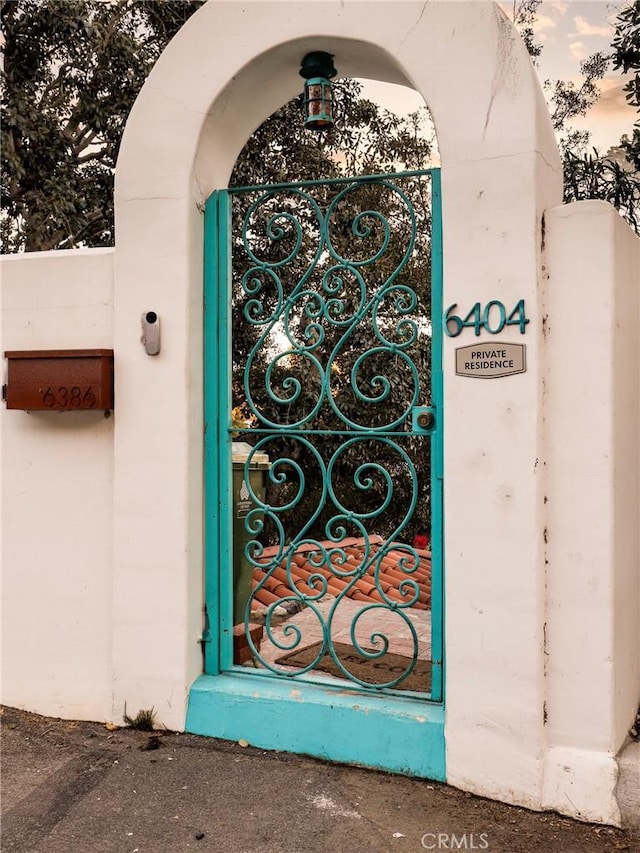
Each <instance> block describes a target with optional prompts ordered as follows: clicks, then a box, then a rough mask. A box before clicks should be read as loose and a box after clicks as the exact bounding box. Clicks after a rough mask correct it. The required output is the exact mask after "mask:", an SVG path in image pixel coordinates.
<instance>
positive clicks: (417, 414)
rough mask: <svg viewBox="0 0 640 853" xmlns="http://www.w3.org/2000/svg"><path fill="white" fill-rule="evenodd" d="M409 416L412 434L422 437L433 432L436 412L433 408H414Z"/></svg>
mask: <svg viewBox="0 0 640 853" xmlns="http://www.w3.org/2000/svg"><path fill="white" fill-rule="evenodd" d="M411 415H412V422H411V426H412V428H413V432H417V433H422V434H423V435H424V434H426V433H430V432H433V431H434V429H435V428H436V410H435V409H434V408H433V406H416V407H415V408H414V409H413V411H412V413H411Z"/></svg>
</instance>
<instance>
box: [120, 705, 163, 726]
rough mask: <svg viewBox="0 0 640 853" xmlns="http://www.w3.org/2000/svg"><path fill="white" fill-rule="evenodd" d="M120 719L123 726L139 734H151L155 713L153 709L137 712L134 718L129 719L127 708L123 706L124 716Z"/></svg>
mask: <svg viewBox="0 0 640 853" xmlns="http://www.w3.org/2000/svg"><path fill="white" fill-rule="evenodd" d="M122 719H123V721H124V723H125V725H127V726H129V727H130V728H132V729H137V730H138V731H139V732H152V731H153V730H154V725H155V719H156V712H155V711H154V710H153V708H149V709H146V710H142V711H138V713H137V715H136V716H135V717H130V716H129V715H128V714H127V706H126V705H125V706H124V714H123V715H122Z"/></svg>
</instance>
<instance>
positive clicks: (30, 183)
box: [0, 0, 201, 252]
mask: <svg viewBox="0 0 640 853" xmlns="http://www.w3.org/2000/svg"><path fill="white" fill-rule="evenodd" d="M200 2H201V0H198V1H197V2H194V1H193V0H189V2H183V0H173V2H162V3H158V2H151V0H137V2H134V0H103V2H95V0H93V2H91V0H46V2H40V0H2V3H1V5H0V16H1V20H2V29H3V34H4V44H3V46H2V53H3V69H2V115H3V121H2V186H1V196H0V201H1V204H2V219H1V220H0V237H1V240H2V250H3V251H5V252H16V251H20V250H22V249H26V250H27V251H36V250H44V249H65V248H72V247H74V246H82V245H85V246H109V245H112V244H113V242H114V233H113V172H114V167H115V163H116V158H117V155H118V148H119V146H120V139H121V137H122V132H123V130H124V125H125V121H126V119H127V116H128V114H129V110H130V109H131V105H132V104H133V101H134V100H135V98H136V96H137V94H138V92H139V90H140V88H141V86H142V84H143V83H144V81H145V79H146V77H147V75H148V74H149V71H150V70H151V68H152V66H153V64H154V63H155V61H156V59H157V58H158V56H159V55H160V53H161V52H162V50H163V49H164V47H165V46H166V44H167V42H168V41H169V39H170V38H171V37H172V36H173V35H174V34H175V33H176V32H177V31H178V29H179V28H180V27H181V26H182V24H183V23H184V22H185V21H186V20H187V18H188V17H189V16H190V15H191V14H192V13H193V12H194V11H195V10H196V9H197V8H198V6H199V5H200Z"/></svg>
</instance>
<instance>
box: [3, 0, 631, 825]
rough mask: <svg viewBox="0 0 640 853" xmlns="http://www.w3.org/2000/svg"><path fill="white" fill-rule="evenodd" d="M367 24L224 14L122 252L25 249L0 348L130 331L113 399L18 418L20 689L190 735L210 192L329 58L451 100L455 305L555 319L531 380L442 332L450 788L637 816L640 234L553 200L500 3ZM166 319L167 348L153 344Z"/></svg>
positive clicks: (9, 675) (198, 35)
mask: <svg viewBox="0 0 640 853" xmlns="http://www.w3.org/2000/svg"><path fill="white" fill-rule="evenodd" d="M369 10H370V13H369V14H366V15H363V4H362V3H360V2H357V0H344V1H343V2H341V1H340V0H319V2H304V3H289V2H276V0H273V2H271V0H254V2H241V0H237V2H233V0H214V2H211V3H208V4H207V5H206V6H204V7H203V8H202V9H201V10H200V11H199V12H198V13H197V14H196V15H195V16H194V17H193V18H192V19H191V20H190V21H189V22H188V23H187V25H186V26H185V27H184V28H183V29H182V30H181V32H180V33H179V34H178V36H177V37H176V39H174V41H173V42H172V43H171V44H170V45H169V47H168V48H167V50H166V51H165V53H164V54H163V56H162V57H161V59H160V60H159V62H158V63H157V65H156V67H155V68H154V71H153V72H152V74H151V75H150V77H149V80H148V82H147V84H146V85H145V87H144V88H143V90H142V93H141V95H140V97H139V99H138V101H137V102H136V104H135V106H134V109H133V111H132V113H131V116H130V119H129V121H128V124H127V128H126V132H125V136H124V139H123V144H122V148H121V154H120V159H119V162H118V169H117V175H116V233H117V246H116V250H115V253H112V252H109V251H106V252H105V251H92V252H63V253H45V254H44V255H42V256H22V257H17V258H10V259H7V260H5V261H3V264H2V268H1V269H2V274H3V281H2V294H1V299H2V301H1V308H2V324H1V326H0V329H1V332H0V334H1V338H2V339H1V340H0V344H1V345H2V351H4V350H6V349H28V348H35V349H44V348H48V347H51V348H70V347H111V346H113V348H114V350H115V354H116V362H115V395H116V411H115V416H114V417H112V418H110V419H104V418H102V416H97V415H94V414H93V413H76V414H66V413H65V414H62V415H56V414H54V413H42V414H33V415H27V414H25V413H23V412H14V411H6V409H4V408H3V409H2V412H1V417H0V440H1V452H2V467H1V469H0V470H1V474H0V476H1V477H2V488H1V489H0V500H1V501H2V504H1V507H0V524H1V525H2V530H1V531H0V533H1V534H2V571H3V585H4V586H3V608H4V609H3V641H4V650H3V670H4V671H3V678H2V691H3V694H2V700H3V701H4V702H7V703H9V704H13V705H18V706H20V707H28V708H31V709H32V710H36V711H39V712H41V713H51V714H56V715H60V716H68V717H85V718H98V719H114V720H117V721H119V720H120V719H121V715H122V710H123V708H124V703H125V702H126V703H127V706H128V707H129V708H130V709H133V710H134V711H135V710H137V709H140V708H149V707H151V706H153V707H154V708H155V709H156V712H157V714H158V717H159V720H160V721H161V722H162V723H164V724H165V725H167V726H168V727H171V728H174V729H182V728H183V727H184V715H185V704H186V699H187V695H188V690H189V687H190V685H191V683H192V682H193V680H194V679H195V677H196V676H197V675H198V674H199V673H200V672H201V668H202V657H201V650H200V646H199V643H198V638H199V636H200V632H201V629H202V604H203V556H202V534H203V510H202V464H203V460H202V446H203V414H202V380H203V362H202V322H203V304H202V258H203V234H202V222H203V218H202V205H203V202H204V200H205V199H206V197H207V196H208V195H209V194H210V192H212V191H213V190H214V189H216V188H221V187H224V186H225V185H226V183H227V181H228V177H229V174H230V172H231V169H232V167H233V163H234V161H235V158H236V156H237V154H238V153H239V151H240V149H241V147H242V145H243V143H244V141H245V140H246V139H247V138H248V136H249V135H250V133H251V132H252V131H253V129H254V128H255V127H257V126H258V125H259V124H260V122H261V121H262V120H263V119H264V118H266V117H267V116H268V115H269V114H270V112H272V111H273V109H275V108H276V107H277V106H279V105H280V104H282V103H283V102H285V101H286V100H287V99H288V98H290V97H291V96H292V95H294V94H295V93H296V92H298V91H299V89H300V77H299V76H298V68H299V64H300V60H301V58H302V56H303V55H304V54H305V53H306V52H308V51H309V50H314V49H320V50H327V51H329V52H332V53H334V54H335V57H336V59H335V62H336V65H337V67H338V69H339V72H340V73H341V74H345V75H350V76H360V77H371V78H374V79H380V80H388V81H391V82H403V83H407V84H409V85H412V86H414V87H415V88H416V89H417V90H418V91H420V92H421V93H422V95H423V97H424V98H425V100H426V102H427V104H428V106H429V108H430V110H431V113H432V115H433V117H434V120H435V123H436V130H437V133H438V142H439V148H440V153H441V160H442V189H443V212H444V247H443V254H444V258H443V260H444V297H443V302H444V305H445V307H447V306H448V305H450V304H452V303H457V304H458V308H459V311H460V313H461V314H463V316H464V314H466V313H467V311H469V310H470V309H471V307H472V306H473V304H474V303H475V302H478V301H479V302H481V303H482V304H485V303H486V302H488V301H490V300H492V299H499V300H501V301H502V302H504V303H505V305H506V307H507V310H510V309H511V308H512V307H513V306H514V305H515V304H516V303H517V302H518V301H519V300H520V299H524V300H525V302H526V311H527V316H528V318H529V320H530V323H529V325H528V326H527V327H526V334H525V335H521V334H520V332H519V330H518V328H517V327H513V326H511V327H508V328H507V330H506V331H504V332H503V333H501V334H500V335H499V336H498V339H499V340H500V341H514V342H517V343H525V344H526V346H527V372H526V373H524V374H520V375H518V376H511V377H507V378H504V379H497V380H489V381H486V380H485V381H479V380H476V379H469V378H465V377H459V376H455V373H454V350H455V348H456V347H457V346H463V345H466V344H469V343H476V342H478V343H481V344H482V345H484V344H491V343H492V342H493V341H494V340H495V338H494V337H493V336H491V335H489V334H487V333H483V335H482V336H481V337H480V338H476V337H475V336H474V335H473V332H472V331H471V330H466V332H465V333H463V335H461V336H460V337H458V338H455V339H447V340H446V341H445V351H444V395H445V396H444V412H445V433H444V446H445V507H444V509H445V543H444V551H445V560H446V564H445V625H446V738H447V777H448V781H449V782H451V783H452V784H454V785H457V786H459V787H461V788H464V789H466V790H470V791H475V792H478V793H481V794H483V795H485V796H490V797H496V798H499V799H502V800H505V801H508V802H513V803H519V804H523V805H526V806H530V807H532V808H542V807H547V806H548V807H553V808H558V809H559V810H561V811H565V812H567V813H569V814H574V815H576V816H581V817H588V818H590V819H594V820H605V821H606V820H610V821H614V822H615V821H616V820H617V812H616V803H615V800H614V797H613V787H614V783H615V768H614V763H613V756H614V754H615V752H616V751H617V750H618V749H619V748H620V746H621V744H622V739H623V737H624V732H625V731H626V729H625V727H628V724H629V723H630V719H629V714H630V708H631V706H632V705H633V703H634V702H637V699H638V667H639V662H638V654H637V652H638V630H639V628H638V624H639V619H640V617H639V615H638V608H639V607H640V591H639V590H638V532H637V530H638V524H637V521H638V453H639V440H638V432H639V430H638V397H639V395H640V378H639V376H638V367H637V364H638V326H639V325H640V306H639V305H638V287H637V277H638V269H639V268H640V260H639V254H638V252H639V250H638V245H639V243H640V241H638V240H637V238H636V237H634V236H633V235H632V234H631V233H630V232H629V230H628V229H627V228H626V226H624V224H623V223H622V222H621V221H620V220H619V218H618V217H617V215H616V214H615V213H613V211H612V209H611V208H609V207H608V206H606V205H604V206H602V205H595V206H593V205H587V206H586V207H585V206H570V207H567V208H563V207H557V205H558V204H559V202H560V200H561V170H560V162H559V157H558V152H557V149H556V146H555V142H554V139H553V134H552V131H551V127H550V122H549V118H548V115H547V112H546V108H545V106H544V103H543V100H542V95H541V92H540V88H539V85H538V82H537V79H536V77H535V73H534V70H533V69H532V67H531V64H530V61H529V58H528V56H527V54H526V50H525V49H524V46H523V45H522V44H521V42H520V40H519V38H518V37H517V35H516V34H515V32H514V31H513V29H512V28H511V25H510V24H509V23H508V21H507V20H506V18H505V17H504V16H503V15H502V13H501V12H500V11H499V10H498V8H497V7H496V6H494V4H492V3H485V2H468V3H467V2H457V3H451V2H446V0H444V2H438V0H434V2H431V3H428V4H424V3H422V2H414V0H408V2H395V0H386V2H384V1H383V2H377V3H375V4H371V6H370V7H369ZM470 81H471V82H470ZM257 91H259V92H260V93H261V97H260V99H258V98H256V92H257ZM545 210H546V211H547V215H546V230H545V233H544V234H543V229H542V221H543V213H544V211H545ZM634 287H635V290H634ZM585 294H586V295H585ZM149 310H153V311H156V312H157V313H158V314H159V315H160V318H161V323H162V352H161V354H160V355H159V356H156V357H149V356H147V355H146V354H145V352H144V350H143V348H142V346H141V345H140V316H141V313H142V312H144V311H149ZM585 341H587V343H585ZM586 359H589V363H588V365H587V366H586V367H585V366H584V362H585V360H586ZM634 364H635V367H634V366H633V365H634ZM634 371H635V372H634ZM613 412H615V416H614V415H613V414H612V413H613ZM634 431H635V432H634ZM585 626H587V627H585ZM585 651H588V655H587V654H585ZM594 682H595V683H597V692H596V690H594ZM594 780H597V782H594Z"/></svg>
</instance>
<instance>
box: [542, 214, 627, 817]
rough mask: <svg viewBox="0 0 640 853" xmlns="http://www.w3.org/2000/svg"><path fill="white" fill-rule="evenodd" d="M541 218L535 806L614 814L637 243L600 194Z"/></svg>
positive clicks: (623, 671)
mask: <svg viewBox="0 0 640 853" xmlns="http://www.w3.org/2000/svg"><path fill="white" fill-rule="evenodd" d="M545 221H546V236H545V240H546V244H547V250H546V252H545V258H546V261H545V264H546V274H547V283H546V287H545V290H546V303H545V308H546V312H547V317H548V323H547V336H546V351H547V370H546V378H545V408H544V412H545V433H546V439H547V454H546V462H547V483H548V495H547V498H548V500H547V504H546V508H547V521H546V522H545V526H546V530H547V546H546V559H547V570H546V584H547V595H548V597H547V615H546V640H547V642H546V655H545V660H546V681H547V698H546V712H547V748H548V751H547V756H546V760H545V788H544V804H545V805H546V806H548V807H549V808H555V809H558V810H560V811H565V812H569V813H572V814H573V813H575V812H576V811H577V812H578V813H579V814H580V815H581V816H583V817H585V818H587V819H590V820H607V821H615V820H617V817H618V814H617V804H616V802H615V797H614V794H615V786H616V779H617V765H616V762H615V755H616V753H617V752H618V751H619V750H620V749H621V747H622V745H623V742H624V739H625V737H626V735H627V732H628V731H629V729H630V727H631V725H632V723H633V720H634V719H635V714H636V711H637V708H638V704H639V702H640V547H639V538H638V530H639V524H638V522H639V520H640V518H639V503H638V471H639V457H638V435H639V434H640V420H639V411H638V402H639V395H638V391H637V388H638V376H639V371H640V348H639V342H640V325H639V323H638V308H639V299H640V276H638V259H639V257H640V240H639V239H638V238H637V237H636V235H635V234H634V233H633V232H632V231H631V229H630V228H629V227H628V226H627V225H626V223H625V222H624V221H623V220H622V219H621V218H620V216H619V215H618V214H617V212H616V211H615V210H614V209H613V208H612V207H611V206H610V205H608V204H605V203H604V202H596V201H593V202H580V203H577V204H570V205H565V206H562V207H557V208H554V209H552V210H550V211H548V212H547V214H546V218H545Z"/></svg>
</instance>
